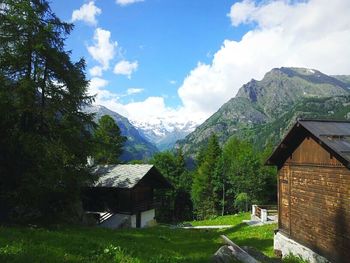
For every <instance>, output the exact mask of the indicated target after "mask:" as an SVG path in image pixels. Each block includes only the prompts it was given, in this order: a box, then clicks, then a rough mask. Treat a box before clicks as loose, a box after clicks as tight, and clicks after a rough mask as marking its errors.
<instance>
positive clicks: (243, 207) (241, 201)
mask: <svg viewBox="0 0 350 263" xmlns="http://www.w3.org/2000/svg"><path fill="white" fill-rule="evenodd" d="M234 205H235V208H236V209H237V210H238V211H239V212H247V211H248V209H249V206H250V198H249V196H248V194H247V193H239V194H238V195H237V196H236V198H235V202H234Z"/></svg>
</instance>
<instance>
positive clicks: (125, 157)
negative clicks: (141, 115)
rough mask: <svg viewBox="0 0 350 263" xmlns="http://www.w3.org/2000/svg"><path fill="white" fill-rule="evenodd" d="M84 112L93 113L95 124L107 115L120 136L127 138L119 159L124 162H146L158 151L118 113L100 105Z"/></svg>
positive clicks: (86, 108) (88, 108)
mask: <svg viewBox="0 0 350 263" xmlns="http://www.w3.org/2000/svg"><path fill="white" fill-rule="evenodd" d="M84 111H85V112H88V113H94V114H95V117H94V121H95V122H96V123H97V122H98V120H99V119H100V118H101V117H102V116H103V115H109V116H111V117H112V118H113V120H114V121H115V122H116V123H117V125H118V126H119V128H120V131H121V134H122V135H123V136H125V137H127V141H126V142H125V144H124V147H123V153H122V155H121V157H120V159H121V160H122V161H124V162H128V161H132V160H148V159H150V158H151V157H152V156H153V155H154V154H155V153H157V152H158V149H157V147H156V146H155V145H153V144H152V143H151V142H149V141H148V140H147V139H146V138H144V137H143V136H142V135H141V134H140V132H139V130H138V129H137V128H136V127H134V126H133V125H132V124H131V122H130V121H129V120H128V119H127V118H126V117H124V116H122V115H120V114H119V113H117V112H115V111H112V110H110V109H108V108H107V107H105V106H102V105H91V106H87V107H85V108H84Z"/></svg>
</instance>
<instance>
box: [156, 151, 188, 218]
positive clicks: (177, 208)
mask: <svg viewBox="0 0 350 263" xmlns="http://www.w3.org/2000/svg"><path fill="white" fill-rule="evenodd" d="M151 163H153V164H154V165H155V166H156V167H157V169H158V170H159V171H160V172H161V173H162V174H163V175H164V176H165V177H166V178H167V179H168V180H169V181H170V182H171V184H172V185H173V187H174V189H173V190H172V191H169V190H166V191H165V192H164V191H160V192H158V196H157V197H158V198H159V199H162V201H163V202H162V203H163V206H162V207H161V208H160V209H159V210H158V211H157V212H158V215H157V217H158V219H159V220H160V221H163V222H168V221H169V219H170V220H171V221H181V220H189V219H192V202H191V198H190V187H191V182H192V180H191V175H190V173H189V172H188V171H187V169H186V164H185V158H184V155H183V152H182V149H181V148H180V149H178V150H177V151H176V154H175V155H174V154H173V153H171V152H169V151H166V152H162V153H157V154H155V155H154V157H153V158H152V160H151Z"/></svg>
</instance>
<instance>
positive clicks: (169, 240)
mask: <svg viewBox="0 0 350 263" xmlns="http://www.w3.org/2000/svg"><path fill="white" fill-rule="evenodd" d="M248 217H249V215H248V214H240V215H236V216H224V217H218V218H216V219H213V220H207V221H195V222H193V224H194V225H219V224H224V225H226V224H229V225H234V227H232V228H229V229H223V230H187V229H172V228H169V227H165V226H158V227H153V228H148V229H121V230H110V229H102V228H96V227H90V228H87V227H55V228H50V229H44V228H29V227H0V262H123V263H143V262H151V263H152V262H159V263H161V262H162V263H163V262H164V263H166V262H172V263H173V262H174V263H176V262H197V263H199V262H208V259H209V258H210V257H211V255H212V254H213V253H214V252H215V251H216V250H217V249H218V248H219V247H220V245H221V243H222V241H221V239H220V235H222V234H224V235H227V236H228V237H229V238H230V239H231V240H233V241H234V242H236V243H237V244H239V245H248V246H252V247H255V248H257V249H258V250H260V251H262V252H264V253H265V254H266V255H268V256H272V255H273V229H274V228H275V227H276V226H275V225H266V226H262V227H249V226H247V225H245V224H243V223H242V220H243V219H247V218H248Z"/></svg>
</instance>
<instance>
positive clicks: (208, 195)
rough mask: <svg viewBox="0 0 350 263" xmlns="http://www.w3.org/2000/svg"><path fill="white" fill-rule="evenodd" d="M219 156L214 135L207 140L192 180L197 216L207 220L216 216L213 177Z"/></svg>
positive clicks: (219, 151)
mask: <svg viewBox="0 0 350 263" xmlns="http://www.w3.org/2000/svg"><path fill="white" fill-rule="evenodd" d="M220 155H221V148H220V146H219V142H218V139H217V137H216V135H215V134H213V135H212V136H211V137H210V138H209V142H208V146H207V148H206V150H205V154H204V157H202V158H203V159H202V160H201V164H200V166H199V167H198V170H197V172H196V173H195V175H194V178H193V184H192V199H193V202H194V206H195V209H196V211H197V215H198V216H199V217H200V218H207V217H209V216H211V215H216V214H217V211H216V203H217V198H216V196H215V191H214V184H213V180H214V178H215V177H214V175H215V170H216V167H217V165H218V160H219V158H220Z"/></svg>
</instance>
